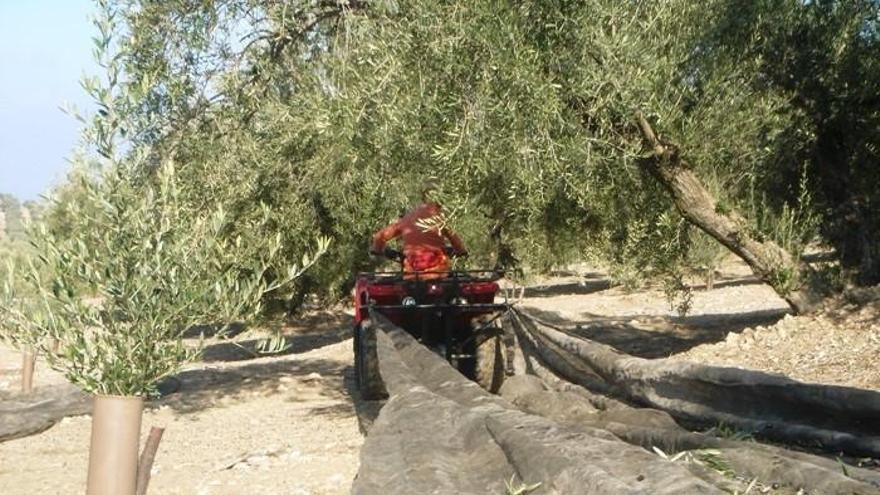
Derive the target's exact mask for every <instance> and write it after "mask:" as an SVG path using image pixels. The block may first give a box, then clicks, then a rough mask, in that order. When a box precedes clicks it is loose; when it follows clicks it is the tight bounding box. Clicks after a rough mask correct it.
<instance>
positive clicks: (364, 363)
mask: <svg viewBox="0 0 880 495" xmlns="http://www.w3.org/2000/svg"><path fill="white" fill-rule="evenodd" d="M354 368H355V378H356V380H357V386H358V390H360V392H361V397H363V398H364V399H366V400H379V399H384V398H386V397H388V392H386V390H385V383H383V382H382V375H381V374H380V373H379V354H378V353H377V350H376V327H374V326H373V325H372V322H371V321H370V320H369V319H364V320H361V322H360V323H358V324H357V325H355V327H354Z"/></svg>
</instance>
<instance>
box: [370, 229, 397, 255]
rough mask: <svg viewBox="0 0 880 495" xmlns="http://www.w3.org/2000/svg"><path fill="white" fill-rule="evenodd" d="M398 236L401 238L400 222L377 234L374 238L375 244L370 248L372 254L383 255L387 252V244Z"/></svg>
mask: <svg viewBox="0 0 880 495" xmlns="http://www.w3.org/2000/svg"><path fill="white" fill-rule="evenodd" d="M398 236H400V222H395V223H393V224H391V225H389V226H387V227H385V228H384V229H382V230H380V231H379V232H376V235H374V236H373V244H372V245H371V246H370V252H371V253H373V254H382V252H383V251H384V250H385V244H387V243H388V241H390V240H391V239H394V238H396V237H398Z"/></svg>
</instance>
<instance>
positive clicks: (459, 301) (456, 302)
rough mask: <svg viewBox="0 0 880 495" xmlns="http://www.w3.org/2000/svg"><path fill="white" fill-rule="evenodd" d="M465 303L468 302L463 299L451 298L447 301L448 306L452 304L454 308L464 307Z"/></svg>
mask: <svg viewBox="0 0 880 495" xmlns="http://www.w3.org/2000/svg"><path fill="white" fill-rule="evenodd" d="M467 303H468V300H467V299H465V298H463V297H453V298H452V299H451V300H450V301H449V304H453V305H455V306H464V305H465V304H467Z"/></svg>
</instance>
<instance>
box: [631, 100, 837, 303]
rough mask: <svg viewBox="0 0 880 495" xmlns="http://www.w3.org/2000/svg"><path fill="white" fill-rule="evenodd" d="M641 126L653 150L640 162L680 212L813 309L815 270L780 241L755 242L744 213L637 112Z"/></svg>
mask: <svg viewBox="0 0 880 495" xmlns="http://www.w3.org/2000/svg"><path fill="white" fill-rule="evenodd" d="M636 122H637V124H638V128H639V131H640V132H641V134H642V139H643V140H644V142H645V146H646V147H647V148H648V149H649V151H650V153H649V156H647V157H645V158H643V159H641V160H639V163H640V165H641V166H642V167H643V168H644V169H645V170H647V171H648V173H650V174H651V175H652V176H653V177H654V178H655V179H657V181H658V182H660V184H662V185H663V187H664V188H665V189H666V190H667V191H668V192H669V194H670V196H671V197H672V201H673V203H675V207H676V208H677V209H678V211H679V213H681V215H682V216H683V217H684V218H685V219H686V220H687V221H688V222H690V223H692V224H693V225H695V226H697V227H698V228H700V229H701V230H702V231H703V232H705V233H706V234H708V235H709V236H710V237H712V238H713V239H715V240H716V241H718V242H720V243H721V244H722V245H724V246H725V247H726V248H727V249H729V250H730V251H731V252H733V253H734V254H736V255H737V256H739V257H740V258H741V259H742V260H743V261H745V262H746V263H747V264H748V265H749V267H750V268H751V269H752V271H753V272H754V273H755V275H756V276H757V277H758V278H759V279H760V280H761V281H763V282H765V283H767V284H769V285H770V286H771V287H773V289H774V290H776V292H777V293H778V294H779V295H780V296H781V297H782V298H784V299H785V300H786V302H788V304H789V305H790V306H791V308H792V309H793V310H794V311H796V312H798V313H807V312H809V311H811V310H813V309H814V308H815V307H816V306H817V304H818V302H819V301H821V300H822V298H823V296H824V295H825V294H824V292H823V290H822V289H821V288H820V287H818V286H817V284H816V282H815V279H816V277H815V274H814V273H813V270H812V269H811V268H810V267H809V266H808V265H807V264H805V263H803V262H800V261H796V260H795V259H794V258H793V257H792V255H791V253H789V252H788V251H786V250H785V249H782V248H781V247H780V246H779V245H777V244H776V243H775V242H773V241H770V240H766V241H759V240H757V239H755V237H754V236H753V235H752V233H751V232H749V229H748V224H747V223H746V221H745V220H744V219H743V218H742V217H741V216H740V215H739V214H737V213H736V212H735V211H726V212H725V211H722V210H721V209H720V208H719V207H718V204H717V203H716V201H715V198H714V197H713V196H712V194H710V193H709V190H708V189H707V188H706V186H705V185H703V182H702V181H701V180H700V178H699V177H697V175H696V174H695V173H694V172H693V169H692V167H691V166H690V165H689V164H688V163H687V162H685V161H684V159H683V158H682V157H681V154H680V152H679V150H678V148H677V147H676V146H675V145H672V144H669V143H665V142H663V141H662V140H661V139H660V138H659V137H658V136H657V134H656V133H655V132H654V129H653V128H652V127H651V124H650V123H648V120H647V119H646V118H645V116H644V115H643V114H642V113H641V112H639V113H637V114H636Z"/></svg>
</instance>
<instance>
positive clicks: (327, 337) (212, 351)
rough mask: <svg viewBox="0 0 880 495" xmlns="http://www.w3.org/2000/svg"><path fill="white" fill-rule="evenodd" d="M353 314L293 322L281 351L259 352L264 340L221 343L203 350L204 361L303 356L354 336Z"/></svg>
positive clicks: (318, 315) (285, 330)
mask: <svg viewBox="0 0 880 495" xmlns="http://www.w3.org/2000/svg"><path fill="white" fill-rule="evenodd" d="M350 326H351V315H349V314H347V313H345V312H342V311H338V312H319V313H312V314H308V315H304V316H301V317H298V318H296V319H292V320H291V321H290V322H289V323H288V324H287V325H286V326H285V327H284V328H283V329H282V333H283V335H284V337H285V340H286V343H287V347H286V348H285V349H284V350H283V351H281V352H274V353H271V354H264V353H261V352H260V350H259V349H258V347H259V345H260V343H261V342H262V341H263V339H249V340H242V341H228V342H219V343H216V344H209V345H206V346H205V348H204V349H202V356H201V360H202V361H204V362H208V363H210V362H218V361H223V362H227V361H246V360H249V359H259V358H265V357H271V356H284V355H287V354H301V353H304V352H308V351H311V350H313V349H317V348H319V347H324V346H327V345H331V344H336V343H337V342H342V341H343V340H345V339H347V338H349V337H350V336H351V329H350Z"/></svg>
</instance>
